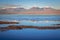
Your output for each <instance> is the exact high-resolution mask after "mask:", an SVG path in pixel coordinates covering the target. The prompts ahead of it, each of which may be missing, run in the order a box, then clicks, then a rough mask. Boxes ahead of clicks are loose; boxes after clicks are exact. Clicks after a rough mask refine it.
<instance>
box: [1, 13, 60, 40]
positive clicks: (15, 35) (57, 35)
mask: <svg viewBox="0 0 60 40" xmlns="http://www.w3.org/2000/svg"><path fill="white" fill-rule="evenodd" d="M0 20H1V21H18V22H19V24H0V27H7V26H9V25H25V26H26V25H28V26H54V24H60V15H19V14H17V15H15V14H11V15H8V14H7V15H0ZM0 39H6V40H8V39H16V40H18V39H24V40H25V39H26V40H27V39H36V40H37V39H54V40H55V39H60V29H55V30H54V29H43V30H39V29H34V28H25V29H17V30H6V31H3V32H0Z"/></svg>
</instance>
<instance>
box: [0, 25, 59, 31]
mask: <svg viewBox="0 0 60 40" xmlns="http://www.w3.org/2000/svg"><path fill="white" fill-rule="evenodd" d="M23 28H24V29H25V28H35V29H39V30H40V29H60V26H24V25H21V26H16V25H10V26H8V27H0V31H7V30H21V29H23Z"/></svg>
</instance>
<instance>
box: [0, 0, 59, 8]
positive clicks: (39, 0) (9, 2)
mask: <svg viewBox="0 0 60 40" xmlns="http://www.w3.org/2000/svg"><path fill="white" fill-rule="evenodd" d="M14 6H16V7H20V6H21V7H25V8H30V7H33V6H37V7H45V6H51V7H54V8H56V9H60V0H0V8H4V7H14Z"/></svg>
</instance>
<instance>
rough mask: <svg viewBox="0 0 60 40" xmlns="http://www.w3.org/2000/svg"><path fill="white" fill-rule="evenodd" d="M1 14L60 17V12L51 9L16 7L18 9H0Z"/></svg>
mask: <svg viewBox="0 0 60 40" xmlns="http://www.w3.org/2000/svg"><path fill="white" fill-rule="evenodd" d="M0 14H41V15H44V14H47V15H52V14H55V15H60V10H58V9H54V8H51V7H48V8H46V7H44V8H39V7H32V8H30V9H25V8H22V7H16V8H2V9H0Z"/></svg>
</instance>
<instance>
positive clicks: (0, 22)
mask: <svg viewBox="0 0 60 40" xmlns="http://www.w3.org/2000/svg"><path fill="white" fill-rule="evenodd" d="M0 24H19V22H9V21H0Z"/></svg>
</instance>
